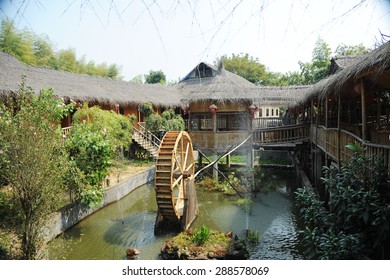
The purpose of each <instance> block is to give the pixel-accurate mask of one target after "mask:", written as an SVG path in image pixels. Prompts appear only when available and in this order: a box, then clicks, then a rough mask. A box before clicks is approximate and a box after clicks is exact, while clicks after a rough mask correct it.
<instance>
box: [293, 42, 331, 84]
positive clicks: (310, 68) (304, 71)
mask: <svg viewBox="0 0 390 280" xmlns="http://www.w3.org/2000/svg"><path fill="white" fill-rule="evenodd" d="M330 55H331V50H330V48H329V45H328V44H327V43H326V42H325V41H324V40H323V39H321V38H318V40H317V41H316V43H315V46H314V49H313V52H312V60H311V62H306V63H305V62H301V61H300V62H299V67H300V69H301V76H302V81H303V82H302V83H303V84H305V85H308V84H314V83H316V82H318V81H319V80H321V79H323V78H325V77H326V75H327V73H328V68H329V65H330Z"/></svg>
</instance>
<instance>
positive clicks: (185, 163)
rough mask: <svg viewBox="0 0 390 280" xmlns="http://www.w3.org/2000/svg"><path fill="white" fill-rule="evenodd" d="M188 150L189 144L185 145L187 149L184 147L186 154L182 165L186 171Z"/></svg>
mask: <svg viewBox="0 0 390 280" xmlns="http://www.w3.org/2000/svg"><path fill="white" fill-rule="evenodd" d="M189 148H190V143H187V147H186V154H185V157H184V163H183V169H185V170H186V166H187V160H188V149H189Z"/></svg>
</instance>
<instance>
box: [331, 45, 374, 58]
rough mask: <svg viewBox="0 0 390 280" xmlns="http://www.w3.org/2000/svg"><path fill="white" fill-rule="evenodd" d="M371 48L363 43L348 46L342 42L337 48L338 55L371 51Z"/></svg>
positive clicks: (336, 53)
mask: <svg viewBox="0 0 390 280" xmlns="http://www.w3.org/2000/svg"><path fill="white" fill-rule="evenodd" d="M370 51H371V50H370V49H369V48H366V47H365V46H364V45H363V44H359V45H355V46H347V45H345V44H340V45H338V46H337V48H336V50H335V52H334V53H335V55H336V56H345V55H361V54H366V53H369V52H370Z"/></svg>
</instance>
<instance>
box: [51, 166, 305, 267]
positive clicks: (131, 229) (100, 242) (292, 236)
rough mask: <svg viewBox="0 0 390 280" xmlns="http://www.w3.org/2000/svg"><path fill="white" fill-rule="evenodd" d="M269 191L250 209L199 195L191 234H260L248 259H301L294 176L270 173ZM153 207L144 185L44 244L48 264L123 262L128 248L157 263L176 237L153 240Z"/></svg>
mask: <svg viewBox="0 0 390 280" xmlns="http://www.w3.org/2000/svg"><path fill="white" fill-rule="evenodd" d="M267 172H268V177H269V178H270V179H269V180H268V181H269V182H270V184H271V185H272V186H271V188H269V190H268V191H262V192H260V193H258V194H257V196H256V197H255V198H253V204H252V206H251V208H250V211H247V210H248V209H247V208H245V207H242V206H238V205H236V204H235V202H236V201H237V197H232V196H226V195H223V194H221V193H218V192H208V191H202V190H198V191H197V195H198V201H199V211H200V214H199V216H198V217H197V219H196V220H195V222H194V224H193V225H192V228H199V227H200V226H201V225H202V224H205V225H206V226H208V227H209V228H211V229H212V230H219V231H224V232H227V231H233V232H234V233H236V234H237V235H240V234H241V233H242V232H243V231H244V230H245V229H249V230H254V231H258V232H259V233H260V242H259V244H258V245H255V246H254V247H252V248H251V257H250V258H251V259H276V260H286V259H302V258H303V257H302V254H301V253H300V252H299V247H298V229H297V220H296V210H295V208H294V202H293V192H294V190H295V189H296V187H297V182H296V179H295V173H294V172H293V171H292V170H280V169H269V170H268V171H267ZM156 213H157V207H156V200H155V193H154V189H153V184H146V185H143V186H141V187H139V188H138V189H136V190H134V191H133V192H131V193H130V194H128V195H127V196H126V197H124V198H123V199H121V200H119V201H117V202H115V203H113V204H111V205H108V206H106V207H105V208H103V209H101V210H99V211H97V212H95V213H94V214H92V215H90V216H89V217H87V218H86V219H84V220H82V221H81V222H80V223H78V224H77V225H75V226H73V227H72V228H70V229H68V230H67V231H66V232H64V233H63V234H61V235H60V236H58V237H57V238H55V239H54V240H53V241H51V242H50V243H49V244H48V256H49V259H67V260H115V259H119V260H120V259H126V254H125V251H126V249H127V248H137V249H139V250H141V255H140V259H146V260H150V259H158V256H159V252H160V249H161V247H162V246H163V244H164V242H165V240H167V239H169V238H170V237H172V236H173V235H174V233H165V234H163V235H159V236H155V235H154V222H155V218H156Z"/></svg>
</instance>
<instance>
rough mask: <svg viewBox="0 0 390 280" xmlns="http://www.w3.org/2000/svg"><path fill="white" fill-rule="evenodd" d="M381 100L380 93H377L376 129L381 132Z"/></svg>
mask: <svg viewBox="0 0 390 280" xmlns="http://www.w3.org/2000/svg"><path fill="white" fill-rule="evenodd" d="M381 108H382V106H381V99H380V97H379V92H376V129H377V130H378V131H379V129H380V127H381V114H382V112H381Z"/></svg>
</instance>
